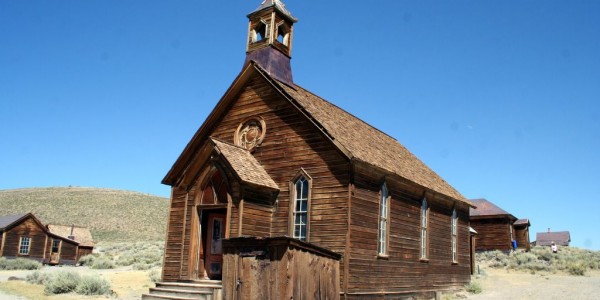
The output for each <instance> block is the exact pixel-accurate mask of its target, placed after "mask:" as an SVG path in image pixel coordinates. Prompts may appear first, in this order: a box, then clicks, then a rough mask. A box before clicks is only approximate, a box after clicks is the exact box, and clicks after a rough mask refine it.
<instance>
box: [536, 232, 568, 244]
mask: <svg viewBox="0 0 600 300" xmlns="http://www.w3.org/2000/svg"><path fill="white" fill-rule="evenodd" d="M535 242H536V245H538V246H550V245H551V244H552V243H556V244H557V245H559V246H569V242H571V233H569V232H568V231H548V232H538V233H537V234H536V241H535Z"/></svg>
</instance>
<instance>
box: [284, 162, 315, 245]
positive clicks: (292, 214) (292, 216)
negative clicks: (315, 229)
mask: <svg viewBox="0 0 600 300" xmlns="http://www.w3.org/2000/svg"><path fill="white" fill-rule="evenodd" d="M302 178H304V180H305V181H306V184H307V185H308V191H307V195H306V199H304V198H302V199H298V198H297V192H296V185H297V183H298V182H299V181H300V180H301V179H302ZM312 184H313V179H312V177H311V176H310V175H308V173H307V172H306V171H305V170H304V169H301V170H300V171H299V172H298V173H297V174H296V176H294V177H293V178H292V180H291V181H290V201H289V202H290V205H289V229H288V232H289V236H290V237H292V238H295V239H298V240H300V241H303V242H309V241H310V223H311V222H310V215H311V213H310V211H311V198H312ZM298 200H305V201H306V211H304V212H300V213H305V214H306V224H304V227H305V228H306V233H305V236H304V239H302V235H300V237H297V236H296V225H300V226H302V224H296V214H297V213H298V212H297V211H296V202H297V201H298Z"/></svg>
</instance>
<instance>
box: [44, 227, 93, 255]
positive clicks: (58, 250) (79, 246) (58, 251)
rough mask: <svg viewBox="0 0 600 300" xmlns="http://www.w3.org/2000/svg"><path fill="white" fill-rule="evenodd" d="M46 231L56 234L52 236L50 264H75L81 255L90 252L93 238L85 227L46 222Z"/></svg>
mask: <svg viewBox="0 0 600 300" xmlns="http://www.w3.org/2000/svg"><path fill="white" fill-rule="evenodd" d="M46 228H47V229H48V231H49V232H50V233H51V234H53V235H54V236H57V237H55V238H52V244H51V260H50V263H51V264H59V263H60V264H71V265H74V264H77V262H79V259H80V258H81V257H82V256H85V255H88V254H92V252H93V250H94V240H93V239H92V233H91V232H90V230H89V229H87V228H85V227H79V226H75V225H55V224H48V225H47V226H46Z"/></svg>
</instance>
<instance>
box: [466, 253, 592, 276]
mask: <svg viewBox="0 0 600 300" xmlns="http://www.w3.org/2000/svg"><path fill="white" fill-rule="evenodd" d="M477 261H478V263H479V264H482V265H486V266H488V267H491V268H505V269H508V270H519V271H525V272H529V273H531V274H535V273H536V272H551V273H556V272H564V273H567V274H570V275H576V276H583V275H585V274H586V272H588V271H594V270H600V251H591V250H585V249H579V248H575V247H561V248H560V249H559V251H558V253H552V251H551V250H550V247H541V246H537V247H533V248H532V249H531V252H525V251H522V250H518V251H516V252H512V253H510V254H506V253H503V252H500V251H489V252H483V253H478V254H477Z"/></svg>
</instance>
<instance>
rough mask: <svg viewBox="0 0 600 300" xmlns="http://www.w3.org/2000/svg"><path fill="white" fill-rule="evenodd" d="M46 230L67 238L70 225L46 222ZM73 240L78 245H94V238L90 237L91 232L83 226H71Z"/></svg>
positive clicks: (69, 232)
mask: <svg viewBox="0 0 600 300" xmlns="http://www.w3.org/2000/svg"><path fill="white" fill-rule="evenodd" d="M47 228H48V231H49V232H50V233H52V234H55V235H58V236H60V237H62V238H65V239H69V236H70V235H71V226H70V225H54V224H48V226H47ZM73 236H74V239H73V241H75V242H77V243H78V244H79V245H80V246H84V247H94V240H93V239H92V233H91V232H90V230H89V229H87V228H85V227H78V226H74V227H73Z"/></svg>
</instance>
